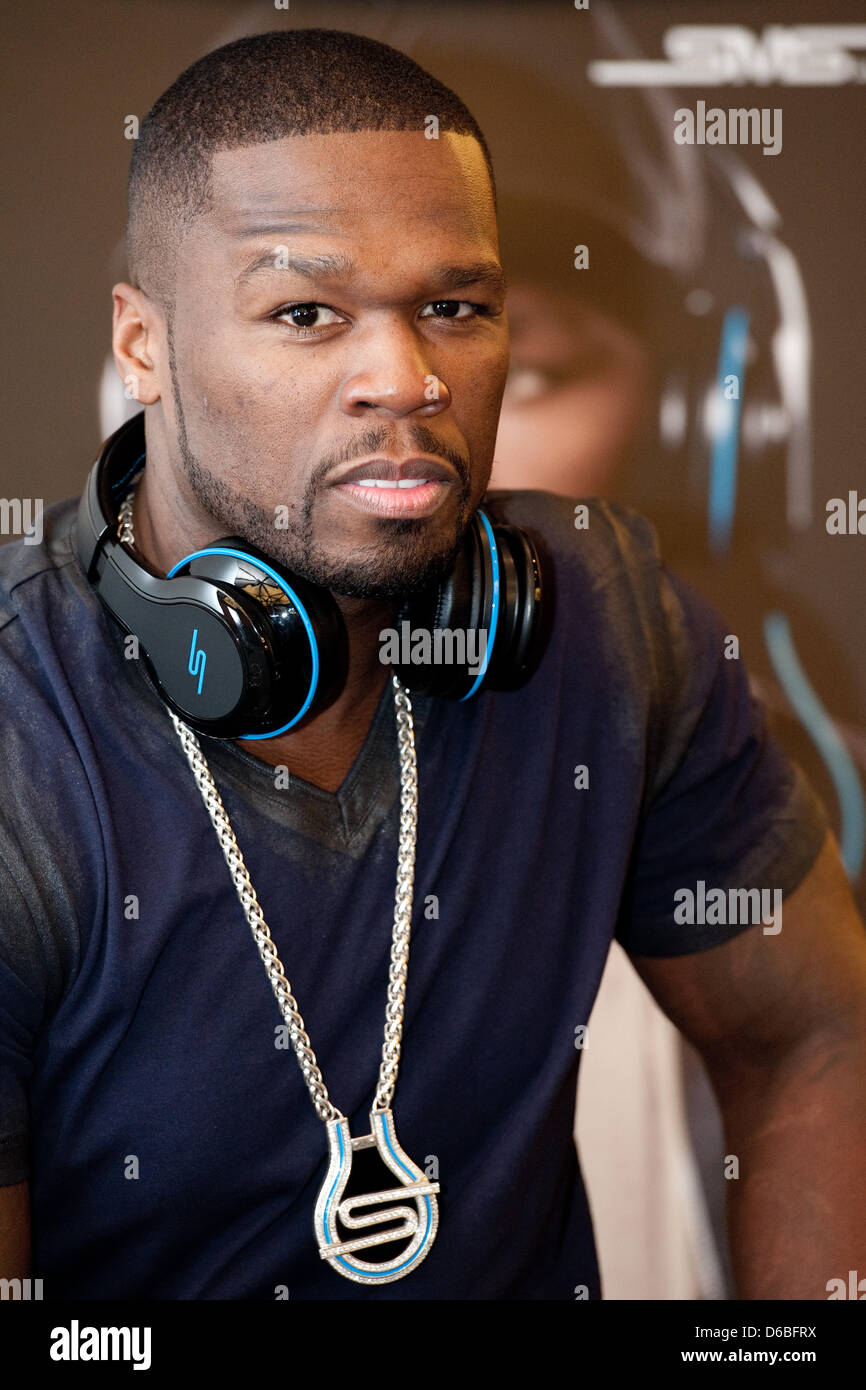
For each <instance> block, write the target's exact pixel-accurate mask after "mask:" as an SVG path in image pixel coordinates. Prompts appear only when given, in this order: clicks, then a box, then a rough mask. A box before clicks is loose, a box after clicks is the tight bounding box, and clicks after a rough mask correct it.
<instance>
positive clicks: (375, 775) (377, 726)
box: [199, 679, 427, 857]
mask: <svg viewBox="0 0 866 1390" xmlns="http://www.w3.org/2000/svg"><path fill="white" fill-rule="evenodd" d="M411 698H412V714H413V720H414V724H415V729H416V732H418V731H420V729H421V728H422V727H423V725H424V723H425V721H426V716H427V699H426V698H425V697H420V696H417V695H415V696H412V697H411ZM199 741H200V743H201V745H202V750H203V752H204V754H205V757H206V758H207V760H208V763H209V764H210V765H211V766H212V768H213V769H214V770H215V771H218V772H219V775H220V777H221V778H223V777H224V778H225V779H226V780H227V781H228V782H229V783H230V784H231V785H232V787H233V788H234V789H235V790H236V791H237V792H238V794H239V795H240V796H241V797H243V798H244V799H245V800H246V801H248V802H249V803H251V804H252V805H254V806H255V807H256V808H257V809H261V810H262V811H265V813H266V814H267V815H268V816H269V817H270V818H272V819H276V820H278V821H279V822H280V823H281V824H283V825H285V827H286V828H287V829H291V830H295V831H297V832H298V833H300V834H304V835H308V836H311V837H312V838H313V839H315V840H318V841H319V842H320V843H322V844H326V845H329V846H330V847H331V848H333V849H339V850H343V851H344V852H347V853H349V854H351V855H352V856H353V857H354V856H359V855H361V854H363V853H364V852H365V850H366V849H367V847H368V846H369V843H370V841H371V839H372V837H373V835H374V834H375V832H376V830H377V829H378V827H379V825H380V824H381V822H382V821H383V820H384V819H385V817H386V816H387V814H388V812H389V811H390V809H391V807H392V806H393V804H394V802H395V801H396V800H397V798H398V797H399V794H400V761H399V756H398V749H397V715H396V711H395V708H394V692H393V686H392V684H391V681H390V679H388V680H387V681H386V682H385V685H384V687H383V690H382V694H381V696H380V697H379V703H378V705H377V707H376V712H375V714H374V716H373V719H372V722H371V724H370V728H369V729H368V731H367V736H366V738H365V740H364V743H363V746H362V748H361V750H360V752H359V753H358V756H357V757H356V758H355V761H354V762H353V764H352V766H351V768H350V769H349V771H348V772H347V774H346V776H345V777H344V779H343V781H342V782H341V784H340V786H339V787H338V789H337V790H336V791H335V792H329V791H326V790H325V789H324V788H323V787H317V786H314V784H313V783H312V782H307V781H305V780H304V778H303V777H296V776H294V775H293V774H291V773H289V774H288V776H287V775H286V773H283V775H282V779H281V780H282V781H283V782H284V783H286V785H281V786H279V787H278V786H277V782H276V777H277V768H275V767H273V766H272V765H271V764H269V763H266V762H264V761H263V760H262V759H261V758H257V757H255V756H254V754H252V753H248V752H247V751H246V750H245V749H243V748H241V747H239V746H238V744H236V743H234V742H233V741H231V740H225V739H214V738H208V737H207V736H205V735H199Z"/></svg>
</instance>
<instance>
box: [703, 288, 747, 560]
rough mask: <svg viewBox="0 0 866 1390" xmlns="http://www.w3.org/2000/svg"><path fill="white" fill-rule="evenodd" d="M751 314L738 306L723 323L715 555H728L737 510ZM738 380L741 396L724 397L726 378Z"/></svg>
mask: <svg viewBox="0 0 866 1390" xmlns="http://www.w3.org/2000/svg"><path fill="white" fill-rule="evenodd" d="M749 321H750V315H749V312H748V310H746V309H742V308H740V307H739V306H737V305H734V306H733V307H732V308H730V309H728V310H727V311H726V313H725V317H724V321H723V323H722V336H721V340H720V342H719V367H718V374H717V377H716V393H715V399H714V402H713V407H712V408H713V410H714V411H715V412H716V414H715V416H714V421H713V423H714V434H713V441H712V449H711V453H710V481H709V500H708V506H709V515H708V522H709V544H710V549H711V550H713V551H715V553H716V554H719V553H721V552H724V551H726V550H727V549H728V548H729V546H730V543H731V532H732V530H733V526H734V508H735V506H736V500H737V456H738V451H739V443H740V410H741V404H742V400H741V398H742V383H743V378H744V376H745V368H746V348H747V346H748V342H749ZM729 376H735V377H736V378H737V381H738V383H739V393H738V396H737V398H736V399H735V400H730V399H728V398H727V397H726V396H725V378H726V377H729Z"/></svg>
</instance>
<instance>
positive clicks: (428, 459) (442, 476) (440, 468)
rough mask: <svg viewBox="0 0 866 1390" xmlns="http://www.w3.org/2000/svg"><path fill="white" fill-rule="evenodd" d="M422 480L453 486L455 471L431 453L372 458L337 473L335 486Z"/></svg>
mask: <svg viewBox="0 0 866 1390" xmlns="http://www.w3.org/2000/svg"><path fill="white" fill-rule="evenodd" d="M419 479H421V480H423V481H425V482H428V481H433V482H442V483H451V482H453V481H454V470H453V469H452V468H449V467H448V465H447V464H445V463H443V462H442V460H441V459H437V458H433V457H432V456H431V455H429V454H414V455H413V456H412V458H407V459H389V458H384V457H378V458H369V459H364V460H362V462H361V463H353V464H352V466H351V468H347V469H346V471H345V472H344V473H338V474H337V476H336V478H335V479H334V482H333V484H332V486H334V487H337V486H339V485H340V484H341V483H360V482H366V481H368V480H370V481H376V482H383V483H392V484H393V483H397V482H408V481H417V480H419Z"/></svg>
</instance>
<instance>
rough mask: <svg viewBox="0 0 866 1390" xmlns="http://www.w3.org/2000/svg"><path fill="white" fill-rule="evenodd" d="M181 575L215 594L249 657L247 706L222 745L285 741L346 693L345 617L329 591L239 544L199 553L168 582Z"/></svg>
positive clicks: (231, 540) (225, 730) (222, 733)
mask: <svg viewBox="0 0 866 1390" xmlns="http://www.w3.org/2000/svg"><path fill="white" fill-rule="evenodd" d="M181 575H189V576H190V577H191V578H194V579H198V580H202V581H205V582H208V583H210V584H212V585H214V586H215V587H216V589H217V591H218V593H219V595H220V603H221V606H222V609H223V611H224V613H226V614H227V615H230V616H232V617H233V618H234V619H235V631H236V633H237V635H238V640H239V641H240V642H241V643H242V646H243V649H244V651H243V654H244V657H245V665H246V680H245V688H244V694H243V702H242V704H241V705H240V706H239V707H238V708H237V710H236V711H234V713H233V715H232V718H231V724H230V727H227V726H226V725H225V724H224V725H223V727H222V728H221V729H220V730H219V732H218V736H219V737H223V738H225V737H233V738H243V739H247V738H248V739H257V738H273V737H275V736H277V735H279V734H281V733H286V732H288V731H289V730H290V729H291V728H294V727H296V726H297V725H298V724H300V722H301V721H302V720H303V719H306V718H309V717H311V716H312V715H314V714H317V713H319V712H320V711H321V710H322V709H324V708H325V707H326V706H327V705H328V704H330V703H331V701H332V700H333V699H334V698H335V696H336V695H337V694H338V692H339V691H340V690H341V689H342V687H343V684H344V682H345V678H346V671H347V667H348V641H347V637H346V629H345V624H344V622H343V618H342V614H341V613H340V610H339V608H338V607H337V604H336V602H335V600H334V599H333V597H332V596H331V594H330V593H329V592H328V591H327V590H324V589H320V588H319V587H318V586H317V585H315V584H311V583H310V582H309V581H307V580H305V579H302V578H301V577H300V576H299V575H296V574H293V573H292V572H291V571H290V570H288V569H286V568H284V567H283V566H282V565H279V564H278V563H277V562H276V561H275V560H273V559H272V558H271V557H270V556H266V555H265V554H264V553H263V552H262V551H260V550H258V549H257V548H256V547H255V546H253V545H250V543H249V542H248V541H245V540H243V539H242V538H240V537H234V536H230V537H226V538H224V539H222V540H219V541H215V542H214V543H213V544H212V545H210V546H208V547H206V548H204V549H202V550H200V551H195V552H194V553H193V554H192V555H189V556H187V557H186V559H184V560H181V561H180V562H179V563H178V564H177V565H175V567H174V568H173V569H172V570H171V571H170V572H169V575H168V576H167V577H168V578H169V579H174V578H176V577H179V576H181ZM241 615H243V618H244V619H245V620H246V621H241ZM203 731H204V732H208V730H207V729H205V730H203ZM211 732H217V731H216V730H211Z"/></svg>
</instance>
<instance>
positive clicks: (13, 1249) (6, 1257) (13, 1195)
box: [0, 1182, 30, 1279]
mask: <svg viewBox="0 0 866 1390" xmlns="http://www.w3.org/2000/svg"><path fill="white" fill-rule="evenodd" d="M29 1276H30V1185H29V1183H26V1182H17V1183H15V1184H14V1185H13V1186H12V1187H0V1279H27V1278H29Z"/></svg>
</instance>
